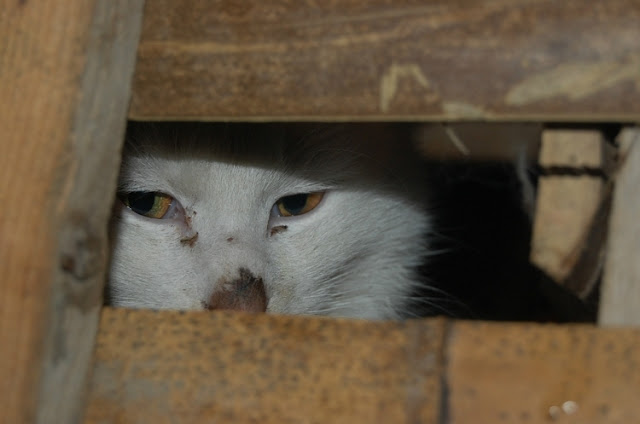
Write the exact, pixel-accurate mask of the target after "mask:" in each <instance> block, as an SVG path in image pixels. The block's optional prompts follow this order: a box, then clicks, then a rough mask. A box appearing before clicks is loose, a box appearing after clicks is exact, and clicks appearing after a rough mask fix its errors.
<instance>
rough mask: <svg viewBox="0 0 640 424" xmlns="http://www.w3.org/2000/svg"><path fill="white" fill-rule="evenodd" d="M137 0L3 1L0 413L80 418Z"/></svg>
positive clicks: (13, 417) (3, 416) (17, 418)
mask: <svg viewBox="0 0 640 424" xmlns="http://www.w3.org/2000/svg"><path fill="white" fill-rule="evenodd" d="M141 12H142V3H141V1H137V0H136V1H133V2H132V1H124V0H115V1H114V0H96V1H84V0H82V1H81V0H70V1H66V2H64V3H63V4H62V3H59V2H38V1H12V2H3V5H2V13H0V40H2V41H1V42H0V128H2V141H1V143H2V154H0V201H1V203H2V205H3V207H2V208H0V240H1V244H0V269H2V279H1V280H0V340H2V342H1V343H0V397H1V398H2V400H3V407H2V410H1V412H0V422H3V423H32V422H41V423H75V422H80V421H81V419H82V418H81V417H82V410H83V408H82V407H83V401H84V395H85V389H86V387H85V385H86V381H87V379H86V376H87V371H88V368H89V362H90V359H91V354H92V350H93V342H94V337H95V332H96V325H97V322H98V315H99V310H100V305H101V297H102V296H101V292H102V285H103V280H104V277H103V275H104V269H105V262H106V242H107V240H106V224H107V219H108V216H109V211H110V204H111V202H112V198H113V194H112V193H113V192H114V191H115V183H116V175H117V169H118V163H119V157H118V156H119V149H120V147H119V146H120V144H121V143H120V140H121V139H122V136H123V131H124V125H125V117H126V107H127V104H128V101H129V95H130V84H131V76H132V74H133V66H134V62H135V48H136V44H137V40H138V38H139V32H140V31H139V30H140V26H141Z"/></svg>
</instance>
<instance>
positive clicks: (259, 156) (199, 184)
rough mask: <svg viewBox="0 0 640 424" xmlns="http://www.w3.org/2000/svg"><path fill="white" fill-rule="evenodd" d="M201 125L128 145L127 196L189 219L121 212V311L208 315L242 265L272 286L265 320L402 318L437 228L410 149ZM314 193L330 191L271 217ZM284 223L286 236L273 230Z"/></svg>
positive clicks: (343, 130)
mask: <svg viewBox="0 0 640 424" xmlns="http://www.w3.org/2000/svg"><path fill="white" fill-rule="evenodd" d="M196 127H197V129H196V130H193V131H187V133H185V131H184V127H178V128H177V129H173V127H171V126H169V127H168V129H167V128H160V129H157V128H156V129H153V128H152V129H151V130H148V129H147V130H144V131H142V132H140V131H137V132H135V131H134V134H133V135H132V136H131V137H132V139H133V140H131V141H130V145H129V148H128V152H127V154H126V155H125V159H124V163H123V167H122V172H121V180H120V189H121V190H124V191H140V190H145V191H160V192H163V193H167V194H170V195H171V196H173V197H174V198H175V199H177V200H178V201H179V202H180V204H181V205H182V206H183V207H184V210H185V215H186V218H185V219H174V220H166V219H165V220H156V219H150V218H145V217H143V216H140V215H137V214H135V213H134V212H132V211H131V210H129V209H128V208H126V207H124V206H123V205H121V206H120V207H118V208H117V209H118V212H116V213H115V215H114V220H113V226H112V227H113V228H112V235H113V253H112V263H111V270H110V277H109V296H110V298H111V302H112V303H113V304H115V305H119V306H127V307H149V308H171V309H200V308H202V307H203V304H204V302H206V300H207V299H208V298H209V297H210V296H211V294H212V293H213V291H214V290H216V289H218V287H216V285H217V282H218V281H221V280H222V279H223V278H234V277H236V276H237V274H238V270H239V269H240V268H245V269H249V270H250V271H251V272H252V273H253V274H255V275H257V276H259V277H261V278H262V279H263V280H264V285H265V290H266V294H267V298H268V307H267V311H268V312H272V313H284V314H318V315H329V316H341V317H356V318H367V319H397V318H402V317H405V316H407V314H408V312H407V307H408V301H409V297H410V296H411V294H412V291H413V289H414V288H415V286H416V285H417V284H421V283H420V281H419V279H418V277H417V273H416V269H417V267H418V266H420V265H421V264H422V263H423V262H424V259H425V257H426V255H427V252H428V250H427V246H426V243H425V235H426V233H427V231H428V230H429V227H430V224H429V219H428V216H427V214H426V213H425V211H424V209H425V205H424V204H423V203H424V202H423V201H422V200H421V199H422V198H423V197H424V196H421V195H420V191H421V187H420V186H421V185H422V184H423V181H420V179H419V177H418V176H419V175H420V169H421V165H422V164H421V163H420V162H419V160H418V159H417V158H416V155H415V154H414V153H413V152H412V151H411V149H410V144H409V143H408V142H407V141H408V140H395V141H394V140H385V138H392V137H393V136H394V134H395V133H394V131H393V129H389V128H388V127H386V126H381V127H380V128H376V127H374V129H373V131H372V130H367V131H364V130H362V129H361V128H362V127H360V126H357V125H352V126H349V125H344V126H325V127H322V128H321V129H317V128H312V129H307V128H306V126H299V127H300V128H298V127H295V128H296V129H295V131H293V132H294V134H291V133H290V132H288V131H287V130H286V129H284V130H283V129H282V127H281V126H278V125H255V126H250V129H249V130H247V129H246V128H245V129H242V128H241V127H239V126H236V125H232V124H230V125H220V124H218V125H201V126H196ZM238 133H240V134H238ZM140 134H143V135H140ZM319 190H327V194H326V195H325V197H324V199H323V200H322V202H321V203H320V204H319V205H318V206H317V207H316V208H315V209H314V210H312V211H311V212H309V213H307V214H304V215H300V216H297V217H291V218H283V217H277V216H272V215H271V210H272V206H273V205H274V203H275V202H276V201H277V200H278V199H280V198H281V197H283V196H286V195H291V194H296V193H304V192H313V191H319ZM417 199H418V200H417ZM279 225H286V226H287V230H286V231H283V232H281V233H278V234H274V235H271V233H270V230H271V229H272V228H273V227H275V226H279ZM196 233H197V239H196V240H195V241H194V243H193V245H189V244H188V243H183V242H181V240H182V239H188V238H189V237H193V236H194V235H195V234H196ZM230 238H233V241H231V242H229V241H228V239H230Z"/></svg>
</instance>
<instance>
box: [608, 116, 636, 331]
mask: <svg viewBox="0 0 640 424" xmlns="http://www.w3.org/2000/svg"><path fill="white" fill-rule="evenodd" d="M618 142H619V144H620V159H619V169H618V172H617V175H616V179H615V189H614V195H613V205H612V210H611V219H610V221H609V239H608V242H607V244H608V247H607V258H606V262H605V270H604V276H603V284H602V289H601V293H602V294H601V301H600V310H599V318H598V320H599V322H600V324H602V325H640V308H639V305H640V261H639V260H638V253H639V252H640V219H639V218H640V195H639V191H638V190H639V189H640V128H639V127H635V128H627V129H625V130H623V131H622V132H621V133H620V136H619V137H618Z"/></svg>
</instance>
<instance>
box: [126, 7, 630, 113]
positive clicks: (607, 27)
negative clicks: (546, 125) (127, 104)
mask: <svg viewBox="0 0 640 424" xmlns="http://www.w3.org/2000/svg"><path fill="white" fill-rule="evenodd" d="M639 21H640V4H639V3H638V0H608V1H606V2H595V3H594V2H592V1H590V0H565V1H561V2H560V1H551V0H488V1H482V2H479V1H475V0H446V1H445V0H436V1H426V0H401V1H396V0H393V1H392V0H374V1H367V2H362V1H359V0H340V1H324V2H315V1H297V0H267V1H264V0H248V1H243V2H241V4H239V3H238V2H235V1H229V0H216V1H202V0H179V1H176V0H149V1H147V3H146V9H145V20H144V28H143V35H142V42H141V45H140V49H139V54H138V63H137V65H136V74H135V83H134V96H133V100H132V103H131V109H130V112H129V114H130V117H131V118H134V119H194V120H200V119H210V120H211V119H212V120H221V119H237V120H248V119H251V120H276V119H278V120H285V119H299V120H309V119H311V120H325V119H330V120H342V121H344V120H416V119H418V120H458V119H467V120H468V119H473V120H500V121H505V120H541V121H584V120H589V121H630V120H638V119H639V118H640V72H639V71H638V69H639V67H640V41H639V40H640V26H639V25H638V24H637V23H638V22H639Z"/></svg>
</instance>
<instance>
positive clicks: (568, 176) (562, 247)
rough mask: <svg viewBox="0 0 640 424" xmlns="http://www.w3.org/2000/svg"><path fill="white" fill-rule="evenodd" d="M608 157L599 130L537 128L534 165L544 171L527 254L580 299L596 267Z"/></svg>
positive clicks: (600, 247)
mask: <svg viewBox="0 0 640 424" xmlns="http://www.w3.org/2000/svg"><path fill="white" fill-rule="evenodd" d="M611 162H612V155H611V152H610V146H609V145H608V143H606V141H605V140H604V137H603V135H602V133H601V132H600V131H597V130H574V129H547V130H545V131H543V133H542V145H541V148H540V158H539V164H540V166H541V167H542V169H543V171H544V172H545V173H547V174H548V175H543V176H541V177H540V178H539V182H538V194H537V201H536V211H535V219H534V224H533V234H532V238H531V254H530V258H531V262H532V263H533V264H535V265H536V266H538V267H539V268H540V269H542V270H543V271H544V272H545V273H546V274H547V275H549V276H550V277H551V278H553V279H554V280H555V281H557V282H558V283H559V284H562V285H564V286H565V287H567V288H568V289H570V290H572V291H573V292H574V293H576V294H578V295H579V296H581V297H583V298H584V297H587V296H588V295H589V294H590V293H591V291H592V289H593V287H594V286H595V283H596V281H597V279H598V277H599V276H600V273H601V270H602V264H603V259H604V246H605V241H606V225H604V223H606V219H607V216H608V211H609V204H610V196H609V194H610V187H609V184H608V183H607V181H606V180H605V178H604V175H605V174H606V170H609V168H611V165H610V163H611ZM555 172H559V174H557V173H555ZM598 174H600V175H598Z"/></svg>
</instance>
